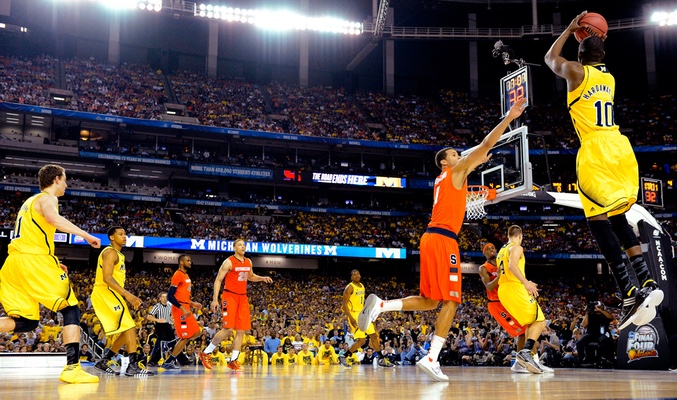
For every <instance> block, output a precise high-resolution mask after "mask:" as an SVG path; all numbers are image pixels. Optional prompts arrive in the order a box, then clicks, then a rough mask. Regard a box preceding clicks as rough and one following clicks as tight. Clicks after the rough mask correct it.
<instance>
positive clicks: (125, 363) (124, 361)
mask: <svg viewBox="0 0 677 400" xmlns="http://www.w3.org/2000/svg"><path fill="white" fill-rule="evenodd" d="M127 367H129V356H122V357H120V375H124V373H125V372H127Z"/></svg>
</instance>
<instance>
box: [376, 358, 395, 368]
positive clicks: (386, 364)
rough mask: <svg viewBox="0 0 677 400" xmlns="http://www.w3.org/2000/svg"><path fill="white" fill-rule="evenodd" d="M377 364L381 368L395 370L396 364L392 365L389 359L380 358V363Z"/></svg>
mask: <svg viewBox="0 0 677 400" xmlns="http://www.w3.org/2000/svg"><path fill="white" fill-rule="evenodd" d="M376 364H377V365H378V366H379V367H385V368H395V364H393V363H391V362H390V360H389V359H388V357H379V359H378V361H377V362H376Z"/></svg>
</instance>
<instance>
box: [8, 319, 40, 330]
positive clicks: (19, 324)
mask: <svg viewBox="0 0 677 400" xmlns="http://www.w3.org/2000/svg"><path fill="white" fill-rule="evenodd" d="M14 324H15V325H16V327H15V328H14V333H24V332H30V331H32V330H35V328H37V327H38V325H39V324H38V321H37V320H34V319H27V318H24V317H19V318H14Z"/></svg>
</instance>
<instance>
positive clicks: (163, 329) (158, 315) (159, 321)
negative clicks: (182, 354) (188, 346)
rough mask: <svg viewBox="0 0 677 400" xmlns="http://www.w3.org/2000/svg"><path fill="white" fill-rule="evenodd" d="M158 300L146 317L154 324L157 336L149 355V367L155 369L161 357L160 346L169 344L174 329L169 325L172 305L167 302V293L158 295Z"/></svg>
mask: <svg viewBox="0 0 677 400" xmlns="http://www.w3.org/2000/svg"><path fill="white" fill-rule="evenodd" d="M159 300H160V302H159V303H157V304H155V306H153V309H152V310H150V314H148V315H146V319H147V320H148V321H150V322H154V323H155V335H156V336H157V339H156V340H155V346H154V347H153V351H152V352H151V353H150V361H148V366H149V367H157V363H158V361H160V357H162V356H163V354H162V351H161V349H162V344H163V343H164V344H165V346H167V345H168V344H169V342H171V341H173V340H174V328H173V327H172V324H171V323H170V321H171V320H172V305H171V304H169V303H168V302H167V293H165V292H163V293H160V297H159Z"/></svg>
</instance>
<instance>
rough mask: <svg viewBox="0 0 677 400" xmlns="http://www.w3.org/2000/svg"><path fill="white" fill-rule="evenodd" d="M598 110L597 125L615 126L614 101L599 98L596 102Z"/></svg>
mask: <svg viewBox="0 0 677 400" xmlns="http://www.w3.org/2000/svg"><path fill="white" fill-rule="evenodd" d="M594 106H595V110H597V122H596V123H595V125H597V126H607V127H609V126H614V125H615V123H614V103H612V102H610V101H605V102H602V101H601V100H598V101H596V102H595V104H594Z"/></svg>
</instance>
